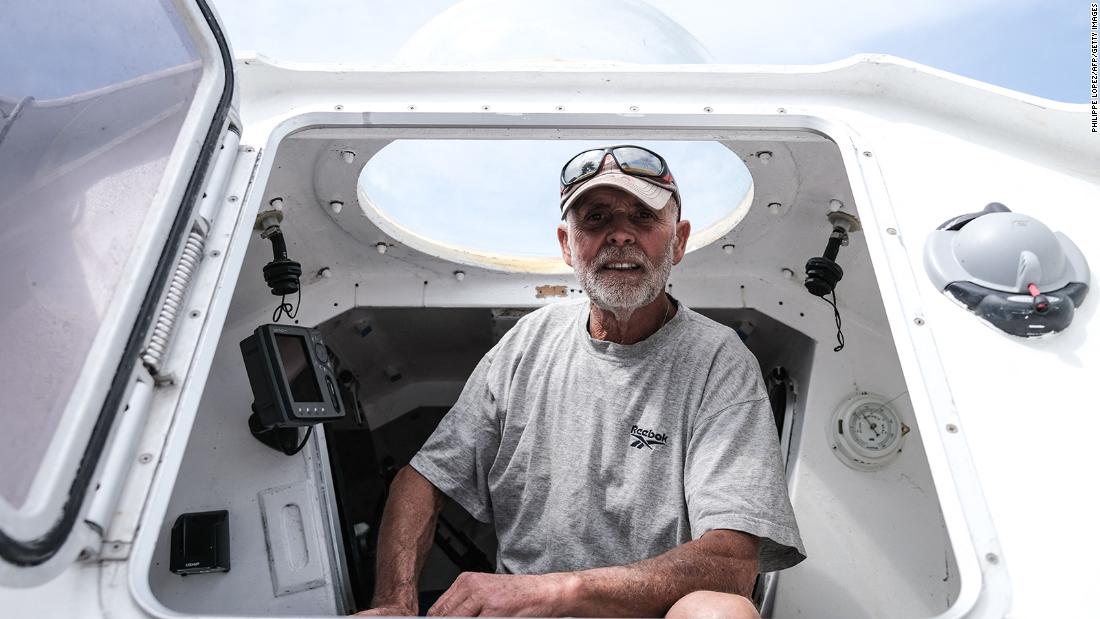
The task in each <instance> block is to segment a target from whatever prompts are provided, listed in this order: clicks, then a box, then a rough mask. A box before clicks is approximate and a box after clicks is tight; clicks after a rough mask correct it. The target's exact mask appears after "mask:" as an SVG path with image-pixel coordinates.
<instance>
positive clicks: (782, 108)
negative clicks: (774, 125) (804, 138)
mask: <svg viewBox="0 0 1100 619" xmlns="http://www.w3.org/2000/svg"><path fill="white" fill-rule="evenodd" d="M775 111H777V112H779V113H780V114H786V113H787V108H785V107H781V108H776V110H775Z"/></svg>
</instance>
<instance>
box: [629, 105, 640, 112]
mask: <svg viewBox="0 0 1100 619" xmlns="http://www.w3.org/2000/svg"><path fill="white" fill-rule="evenodd" d="M630 111H631V112H637V111H638V106H636V105H632V106H630Z"/></svg>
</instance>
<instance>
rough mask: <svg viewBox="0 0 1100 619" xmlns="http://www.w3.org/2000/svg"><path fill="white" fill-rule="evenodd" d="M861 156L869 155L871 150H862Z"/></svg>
mask: <svg viewBox="0 0 1100 619" xmlns="http://www.w3.org/2000/svg"><path fill="white" fill-rule="evenodd" d="M863 156H864V157H870V156H871V151H869V150H865V151H863Z"/></svg>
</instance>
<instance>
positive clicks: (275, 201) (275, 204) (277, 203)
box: [229, 196, 283, 211]
mask: <svg viewBox="0 0 1100 619" xmlns="http://www.w3.org/2000/svg"><path fill="white" fill-rule="evenodd" d="M236 198H237V196H233V197H232V198H229V201H230V202H233V201H234V200H235V199H236ZM268 204H270V205H271V208H273V209H275V210H276V211H281V210H283V199H282V198H272V199H271V201H270V202H268Z"/></svg>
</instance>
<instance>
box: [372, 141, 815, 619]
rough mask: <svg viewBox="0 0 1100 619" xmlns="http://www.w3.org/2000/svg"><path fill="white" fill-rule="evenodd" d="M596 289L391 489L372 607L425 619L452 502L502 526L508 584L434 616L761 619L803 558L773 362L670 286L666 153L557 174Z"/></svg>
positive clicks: (671, 200)
mask: <svg viewBox="0 0 1100 619" xmlns="http://www.w3.org/2000/svg"><path fill="white" fill-rule="evenodd" d="M561 189H562V192H561V209H562V219H563V220H564V223H563V224H561V225H560V226H559V228H558V240H559V241H560V243H561V251H562V257H563V258H564V259H565V262H566V263H567V264H569V265H570V266H572V267H573V269H574V270H575V271H576V274H577V279H578V280H579V281H580V284H581V286H582V287H583V288H584V290H585V292H586V293H587V294H588V299H587V300H586V301H584V302H582V303H576V302H574V303H558V304H552V305H550V306H548V307H545V308H542V309H540V310H538V311H536V312H533V313H531V314H530V315H528V316H526V317H525V318H523V319H522V320H520V321H519V323H518V324H516V326H515V328H513V329H512V330H511V331H509V332H508V333H507V334H506V335H505V336H504V338H503V339H501V341H500V342H499V343H498V344H497V345H496V346H495V347H494V348H493V349H492V350H491V351H489V353H488V354H486V355H485V357H484V358H483V359H482V360H481V363H479V364H478V366H477V368H476V369H475V370H474V372H473V374H472V375H471V376H470V379H469V381H468V382H467V383H466V386H465V388H464V389H463V391H462V395H461V396H460V397H459V399H458V402H456V403H455V406H454V408H453V409H451V411H450V412H449V413H448V414H447V416H446V417H444V419H443V421H442V422H440V424H439V427H438V428H437V429H436V431H435V433H434V434H432V436H431V438H430V439H428V441H427V443H426V444H425V445H424V447H423V449H422V450H421V451H420V452H419V453H418V454H417V455H416V457H415V458H413V460H412V462H411V463H410V465H409V466H408V467H405V468H404V469H402V471H401V472H400V473H399V474H398V476H397V478H396V479H395V480H394V482H393V485H392V487H391V491H390V498H389V501H388V502H387V504H386V509H385V514H384V516H383V520H382V529H381V534H380V541H379V545H380V548H379V560H378V578H377V584H376V593H375V597H374V606H375V608H374V609H372V610H371V611H369V612H370V613H371V614H415V613H416V611H417V610H418V609H417V577H418V574H419V571H420V568H421V567H422V565H423V561H424V558H425V556H426V555H427V553H428V550H429V548H430V546H431V541H432V538H433V531H434V528H435V519H436V515H437V514H438V513H439V510H440V508H441V505H442V500H443V496H444V495H446V496H449V497H451V498H452V499H454V500H455V501H457V502H458V503H459V504H460V505H462V506H463V507H464V508H465V509H466V510H468V511H469V512H470V514H471V515H472V516H474V517H475V518H477V519H478V520H481V521H483V522H492V523H493V524H494V526H495V528H496V533H497V538H498V540H499V550H498V554H497V573H496V574H475V573H465V574H462V575H461V576H459V578H458V579H457V580H456V581H455V583H454V584H453V585H452V586H451V588H450V589H448V590H447V591H446V592H445V593H444V594H443V596H442V597H440V598H439V600H438V601H437V602H436V604H435V605H434V606H433V607H432V608H431V609H430V610H429V613H428V614H430V615H455V616H476V615H484V616H530V615H536V616H563V615H570V616H580V617H599V616H648V617H653V616H661V615H665V614H666V613H667V615H668V616H670V617H672V616H679V617H699V616H715V617H718V616H721V617H756V616H757V614H756V610H755V608H753V606H752V603H751V602H749V600H748V596H750V595H751V592H752V587H753V583H754V581H755V579H756V575H757V572H758V571H771V570H777V569H782V568H785V567H789V566H791V565H793V564H795V563H797V562H798V561H800V560H802V559H803V558H804V552H803V549H802V542H801V540H800V538H799V534H798V529H797V525H796V524H795V520H794V516H793V514H792V511H791V505H790V501H789V499H788V497H787V491H786V484H785V482H784V477H783V467H782V464H781V462H780V458H779V449H778V441H777V436H776V435H777V433H776V430H775V424H774V421H773V417H772V413H771V410H770V406H769V402H768V397H767V393H766V392H765V390H764V387H763V381H762V379H761V376H760V369H759V366H758V364H757V362H756V360H755V358H754V357H753V356H752V354H751V353H749V351H748V350H747V349H746V348H745V346H744V344H742V342H741V340H740V339H739V338H738V337H737V335H736V333H735V332H734V331H732V330H731V329H728V328H727V327H724V326H722V325H720V324H718V323H715V322H713V321H711V320H708V319H707V318H704V317H703V316H701V315H700V314H697V313H695V312H693V311H691V310H690V309H688V308H687V307H684V306H683V305H682V304H681V303H679V302H678V301H676V300H675V299H673V298H672V297H671V296H670V295H668V294H667V293H665V285H666V282H667V281H668V277H669V272H670V270H671V269H672V265H674V264H676V263H678V262H679V261H680V260H681V259H682V258H683V257H684V252H685V248H686V245H687V239H688V234H689V233H690V232H691V224H690V223H689V222H687V221H685V220H681V219H680V208H681V203H680V196H679V191H678V189H677V186H676V182H675V180H674V179H673V177H672V173H671V171H670V170H669V169H668V165H667V164H666V163H665V161H664V159H663V158H661V157H660V156H659V155H657V154H656V153H653V152H652V151H649V150H647V149H644V148H641V147H637V146H614V147H608V148H599V149H594V150H588V151H585V152H582V153H580V154H578V155H577V156H575V157H573V158H572V159H570V160H569V162H568V163H566V165H565V167H564V168H563V169H562V176H561Z"/></svg>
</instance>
